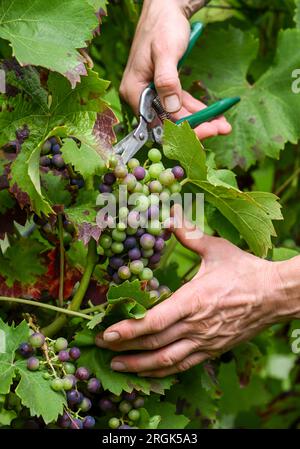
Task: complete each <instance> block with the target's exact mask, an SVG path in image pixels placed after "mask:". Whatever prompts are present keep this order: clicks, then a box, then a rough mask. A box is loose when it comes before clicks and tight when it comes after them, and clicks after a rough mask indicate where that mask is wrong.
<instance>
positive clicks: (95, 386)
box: [87, 377, 101, 393]
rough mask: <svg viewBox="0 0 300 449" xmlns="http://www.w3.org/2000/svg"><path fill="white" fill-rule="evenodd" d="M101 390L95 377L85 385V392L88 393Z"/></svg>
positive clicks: (99, 383)
mask: <svg viewBox="0 0 300 449" xmlns="http://www.w3.org/2000/svg"><path fill="white" fill-rule="evenodd" d="M100 388H101V382H100V380H98V379H96V377H92V378H91V379H90V380H89V381H88V384H87V390H88V391H89V392H90V393H98V391H99V390H100Z"/></svg>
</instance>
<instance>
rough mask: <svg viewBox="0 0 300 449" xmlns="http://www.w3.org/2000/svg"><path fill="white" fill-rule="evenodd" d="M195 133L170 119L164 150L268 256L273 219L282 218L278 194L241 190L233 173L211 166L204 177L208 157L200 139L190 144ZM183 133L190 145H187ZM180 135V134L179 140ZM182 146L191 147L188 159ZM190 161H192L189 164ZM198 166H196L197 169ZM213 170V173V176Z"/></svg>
mask: <svg viewBox="0 0 300 449" xmlns="http://www.w3.org/2000/svg"><path fill="white" fill-rule="evenodd" d="M191 134H194V132H193V130H192V129H191V128H190V126H189V125H188V123H183V124H182V125H181V126H177V125H175V124H174V123H172V122H170V121H166V122H165V139H164V153H165V155H166V156H167V157H169V158H171V159H177V160H178V161H179V162H180V163H181V164H182V166H183V168H184V169H185V171H186V174H187V176H188V179H189V181H190V182H191V183H193V184H195V185H197V186H198V187H200V189H201V190H202V191H203V192H204V194H205V200H206V201H207V202H209V203H211V204H212V205H213V206H215V207H216V208H217V209H218V210H219V211H220V212H221V213H222V215H224V216H225V217H226V218H227V219H228V220H229V221H230V222H231V223H232V224H233V226H234V227H235V228H236V229H237V230H238V231H239V233H240V234H241V235H242V237H243V238H244V239H245V240H246V242H247V243H248V245H249V247H250V249H251V250H252V251H253V252H254V253H255V254H256V255H259V256H262V257H263V256H266V254H267V251H268V249H269V248H271V247H272V242H271V237H272V236H275V235H276V233H275V229H274V226H273V223H272V220H280V219H281V218H282V216H281V212H280V205H279V203H278V202H277V199H278V198H277V197H276V196H275V195H273V194H271V193H268V192H241V191H240V190H239V189H238V188H237V187H236V184H235V186H232V183H233V182H234V176H233V175H232V176H229V175H228V171H226V173H225V175H226V176H225V177H224V171H223V170H222V171H221V175H220V174H219V173H220V170H214V169H211V168H210V169H209V172H208V175H207V177H206V178H204V176H203V174H204V173H205V158H204V157H203V150H202V146H201V144H200V143H199V142H198V141H195V143H194V145H191V137H190V135H191ZM184 135H186V136H187V138H186V140H187V142H188V145H189V146H187V144H185V140H184ZM178 136H181V137H180V139H179V138H178ZM183 148H188V153H189V154H190V156H189V158H187V157H186V153H187V152H185V151H182V149H183ZM189 161H190V162H191V163H192V164H193V166H192V167H190V165H189ZM195 167H196V168H197V169H196V170H195ZM212 170H214V171H213V176H212Z"/></svg>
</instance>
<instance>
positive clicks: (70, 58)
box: [0, 0, 98, 88]
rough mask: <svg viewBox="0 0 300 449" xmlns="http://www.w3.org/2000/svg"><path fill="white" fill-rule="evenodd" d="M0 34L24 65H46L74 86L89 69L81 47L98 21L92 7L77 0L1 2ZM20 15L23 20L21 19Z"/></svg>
mask: <svg viewBox="0 0 300 449" xmlns="http://www.w3.org/2000/svg"><path fill="white" fill-rule="evenodd" d="M1 11H2V16H3V17H2V21H1V29H0V36H1V37H2V38H3V39H7V40H8V41H9V42H10V43H11V46H12V49H13V54H14V56H15V57H16V58H17V60H18V61H19V62H20V64H21V65H28V64H31V65H36V66H43V67H46V68H48V69H50V70H52V71H57V72H59V73H61V74H62V75H64V76H66V77H67V78H68V80H69V81H70V83H71V85H72V87H73V88H74V87H75V85H76V83H77V82H79V81H80V76H81V75H86V68H85V66H84V64H83V59H82V57H81V55H80V53H79V52H78V49H80V48H85V47H86V42H87V41H89V40H91V39H92V37H93V35H92V31H93V30H94V29H95V28H96V27H97V25H98V21H97V18H96V15H95V14H94V11H93V8H92V6H90V5H88V3H87V2H78V1H77V0H68V1H63V2H62V1H61V0H51V8H45V3H44V0H35V1H34V2H31V3H28V4H27V3H26V2H25V3H24V1H22V0H15V1H12V0H2V1H1ZM20 17H22V20H21V21H20Z"/></svg>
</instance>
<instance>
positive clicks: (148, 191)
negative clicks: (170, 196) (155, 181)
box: [143, 184, 150, 196]
mask: <svg viewBox="0 0 300 449" xmlns="http://www.w3.org/2000/svg"><path fill="white" fill-rule="evenodd" d="M143 194H144V195H146V196H149V194H150V189H149V187H148V186H147V184H144V185H143Z"/></svg>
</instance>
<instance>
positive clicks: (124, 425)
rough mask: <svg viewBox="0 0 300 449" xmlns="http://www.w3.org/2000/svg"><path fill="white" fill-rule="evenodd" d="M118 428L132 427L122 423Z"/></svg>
mask: <svg viewBox="0 0 300 449" xmlns="http://www.w3.org/2000/svg"><path fill="white" fill-rule="evenodd" d="M118 429H133V427H130V426H128V424H122V425H121V426H119V427H118Z"/></svg>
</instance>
